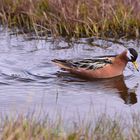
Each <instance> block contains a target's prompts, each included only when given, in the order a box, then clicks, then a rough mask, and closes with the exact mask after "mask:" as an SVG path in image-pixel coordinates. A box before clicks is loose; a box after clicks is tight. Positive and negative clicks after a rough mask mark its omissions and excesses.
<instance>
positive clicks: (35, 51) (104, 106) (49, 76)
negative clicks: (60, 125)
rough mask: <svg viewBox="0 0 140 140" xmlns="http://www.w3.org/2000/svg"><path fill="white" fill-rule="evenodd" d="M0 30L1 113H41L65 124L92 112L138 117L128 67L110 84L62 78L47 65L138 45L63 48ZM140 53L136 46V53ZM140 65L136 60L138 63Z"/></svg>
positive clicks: (134, 75)
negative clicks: (57, 114) (64, 120)
mask: <svg viewBox="0 0 140 140" xmlns="http://www.w3.org/2000/svg"><path fill="white" fill-rule="evenodd" d="M10 34H12V33H11V32H10V31H8V30H3V29H0V112H1V113H6V114H11V113H15V112H16V113H26V112H29V113H32V112H40V111H43V112H44V113H47V114H49V115H50V116H51V117H53V116H54V112H61V113H62V114H63V117H64V118H71V119H73V116H74V115H75V114H79V115H80V116H83V115H85V114H89V111H90V110H91V109H94V112H95V113H98V114H100V113H102V112H104V111H106V112H107V113H108V114H109V115H112V114H114V113H116V112H118V113H120V114H122V115H123V114H125V113H130V112H132V111H139V106H140V102H139V99H140V86H139V83H140V73H139V72H136V71H135V70H134V68H133V66H132V65H131V64H128V65H127V68H126V69H125V71H124V76H120V77H117V78H112V79H105V80H96V81H86V80H83V79H78V78H77V77H74V76H72V75H70V74H68V73H66V72H62V71H61V70H60V69H59V68H58V67H57V66H56V65H54V64H53V63H52V62H51V60H52V59H55V58H61V59H77V58H92V57H93V56H97V55H106V54H117V53H120V52H122V51H123V50H124V49H125V48H124V46H123V45H122V44H124V45H127V46H128V47H135V46H136V45H138V44H137V41H133V40H129V41H124V40H119V42H121V43H117V42H116V43H113V42H111V41H104V40H99V39H98V40H94V43H93V44H92V45H91V44H88V43H87V42H88V41H87V39H80V40H78V41H76V42H75V43H67V42H65V41H64V40H63V39H62V38H61V39H57V40H52V39H51V38H49V39H48V40H43V39H40V40H37V39H33V38H32V39H30V37H28V36H24V35H18V36H16V35H10ZM135 48H136V50H137V51H138V52H140V49H139V46H137V47H135ZM138 62H140V57H138Z"/></svg>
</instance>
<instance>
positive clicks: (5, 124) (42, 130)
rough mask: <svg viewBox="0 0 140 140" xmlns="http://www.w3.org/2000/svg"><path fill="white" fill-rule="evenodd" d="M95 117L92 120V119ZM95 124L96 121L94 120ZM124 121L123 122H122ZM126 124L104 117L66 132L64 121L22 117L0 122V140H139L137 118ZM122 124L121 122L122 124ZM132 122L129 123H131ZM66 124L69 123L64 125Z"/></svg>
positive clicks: (134, 117)
mask: <svg viewBox="0 0 140 140" xmlns="http://www.w3.org/2000/svg"><path fill="white" fill-rule="evenodd" d="M93 118H94V117H93ZM94 121H95V120H94ZM125 121H126V120H125ZM127 121H128V124H129V125H128V124H127V125H126V124H125V123H124V122H123V121H122V119H121V118H119V117H118V118H116V119H115V120H112V119H111V118H110V117H109V116H106V115H105V114H103V115H102V116H100V117H98V119H97V120H96V123H95V122H94V124H93V123H91V122H90V121H84V120H82V121H81V122H79V123H77V125H74V123H73V126H72V125H71V126H72V128H71V130H69V131H68V130H66V129H65V127H64V126H63V125H62V124H63V121H62V120H61V119H60V118H59V119H58V120H57V121H54V122H52V121H49V119H48V118H46V119H44V120H41V121H39V119H37V120H36V119H35V118H32V117H23V116H22V115H21V116H19V117H17V118H14V119H9V118H7V117H6V118H3V119H2V120H1V133H0V139H2V140H128V139H129V140H138V139H140V135H139V132H140V127H139V123H140V119H139V115H137V114H135V115H134V116H132V120H131V121H130V120H128V118H127ZM122 122H123V123H122ZM130 122H131V124H130ZM67 125H68V124H67Z"/></svg>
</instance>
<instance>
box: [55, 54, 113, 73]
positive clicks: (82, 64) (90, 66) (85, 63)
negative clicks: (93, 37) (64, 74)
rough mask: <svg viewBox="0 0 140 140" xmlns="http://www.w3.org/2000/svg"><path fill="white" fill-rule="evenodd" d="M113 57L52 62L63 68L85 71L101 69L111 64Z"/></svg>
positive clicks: (56, 60)
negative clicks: (82, 69)
mask: <svg viewBox="0 0 140 140" xmlns="http://www.w3.org/2000/svg"><path fill="white" fill-rule="evenodd" d="M113 57H115V56H103V57H100V58H98V57H95V58H93V59H83V60H59V59H55V60H53V62H55V63H56V64H58V65H59V66H60V67H62V68H63V66H64V67H66V68H84V69H87V70H96V69H99V68H103V67H104V66H106V65H107V64H112V63H113V62H112V58H113Z"/></svg>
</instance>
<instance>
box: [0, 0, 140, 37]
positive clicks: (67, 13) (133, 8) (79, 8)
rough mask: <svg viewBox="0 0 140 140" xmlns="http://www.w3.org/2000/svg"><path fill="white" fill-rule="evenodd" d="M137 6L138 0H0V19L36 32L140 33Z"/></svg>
mask: <svg viewBox="0 0 140 140" xmlns="http://www.w3.org/2000/svg"><path fill="white" fill-rule="evenodd" d="M139 9H140V1H139V0H135V1H133V0H67V1H66V0H12V1H11V0H0V21H1V24H3V25H6V26H9V27H11V28H12V29H15V28H18V29H20V31H22V32H24V33H29V32H35V33H36V34H37V35H39V36H42V35H43V36H44V35H45V36H47V35H51V36H65V37H90V36H97V37H115V38H120V37H139V31H140V12H139Z"/></svg>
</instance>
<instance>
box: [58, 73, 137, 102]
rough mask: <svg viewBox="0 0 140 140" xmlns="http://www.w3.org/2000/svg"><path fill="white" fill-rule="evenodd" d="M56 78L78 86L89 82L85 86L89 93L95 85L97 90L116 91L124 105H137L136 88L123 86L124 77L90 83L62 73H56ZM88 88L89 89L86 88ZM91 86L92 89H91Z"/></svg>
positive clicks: (96, 80)
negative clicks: (76, 83) (75, 83)
mask: <svg viewBox="0 0 140 140" xmlns="http://www.w3.org/2000/svg"><path fill="white" fill-rule="evenodd" d="M57 76H59V77H61V78H62V79H61V80H63V82H64V81H66V82H78V83H80V84H82V83H83V84H84V82H90V84H86V88H87V89H89V90H90V91H91V90H92V88H93V85H97V88H100V87H102V88H104V89H108V90H110V89H113V90H114V89H116V90H117V92H116V91H114V93H118V94H119V96H120V97H121V99H123V100H124V103H125V104H128V105H131V104H135V103H137V96H136V93H135V90H136V88H137V86H136V87H134V88H133V89H129V88H128V87H127V86H126V84H125V81H124V76H122V75H121V76H117V77H114V78H110V79H102V80H101V79H95V80H92V81H89V80H88V81H87V80H86V79H85V80H84V79H79V78H77V77H75V76H74V75H71V74H69V73H64V72H59V73H57ZM88 86H90V87H88ZM91 86H92V88H91ZM109 94H110V93H109Z"/></svg>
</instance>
